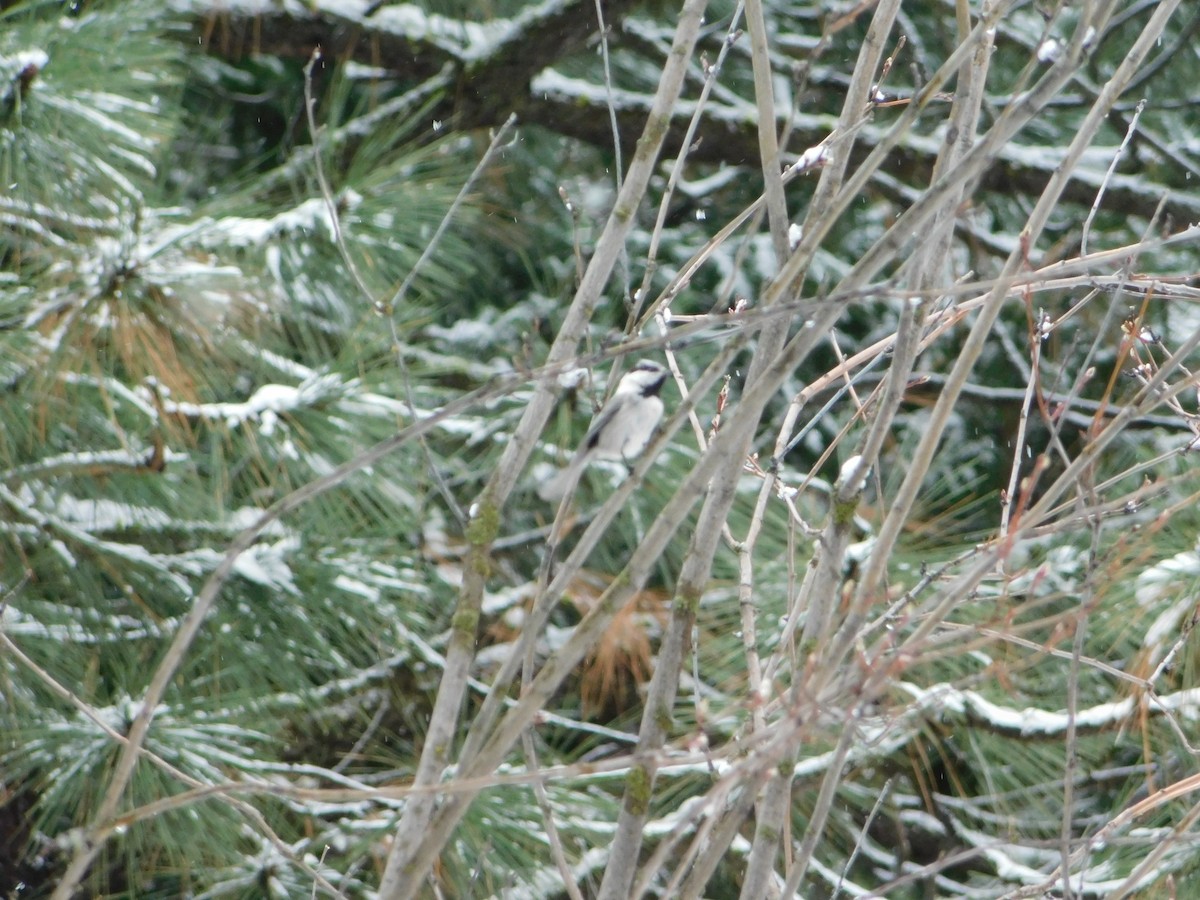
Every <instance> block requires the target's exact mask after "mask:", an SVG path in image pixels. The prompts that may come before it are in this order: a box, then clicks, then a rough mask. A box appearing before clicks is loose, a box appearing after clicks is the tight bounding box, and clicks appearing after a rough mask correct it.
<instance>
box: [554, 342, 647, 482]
mask: <svg viewBox="0 0 1200 900" xmlns="http://www.w3.org/2000/svg"><path fill="white" fill-rule="evenodd" d="M666 380H667V370H666V369H665V368H663V367H662V366H660V365H659V364H658V363H656V362H653V361H652V360H648V359H644V360H641V361H640V362H638V363H637V364H636V365H635V366H634V367H633V368H632V369H630V370H629V371H628V372H626V373H625V374H624V376H622V378H621V380H620V381H619V382H618V383H617V389H616V390H615V391H613V395H612V397H610V398H609V400H608V402H607V403H605V404H604V406H603V408H602V409H601V410H600V412H599V413H597V414H596V417H595V418H594V419H593V420H592V424H591V426H590V427H589V428H588V431H587V434H586V435H584V438H583V441H582V442H580V444H579V448H578V449H577V450H576V451H575V455H574V456H573V457H571V461H570V462H569V463H568V464H567V466H566V468H564V469H562V470H560V471H559V472H558V474H557V475H555V476H554V477H553V478H550V479H549V480H547V481H545V482H543V483H542V485H541V486H540V487H539V488H538V496H539V497H541V498H542V499H543V500H559V499H561V498H562V497H564V496H565V495H566V494H567V493H569V492H570V491H573V490H574V489H575V485H576V483H577V482H578V481H579V477H580V476H581V475H582V474H583V470H584V469H585V468H587V466H588V465H589V464H590V463H591V462H593V461H594V460H597V459H619V460H623V461H624V462H629V461H630V460H633V459H636V458H637V457H638V456H640V455H641V453H642V451H643V450H645V449H646V445H647V444H649V443H650V436H651V435H652V434H654V429H655V428H656V427H657V426H658V423H659V421H660V420H661V419H662V414H663V402H662V399H661V398H660V397H659V396H658V395H659V393H660V392H661V391H662V386H663V383H664V382H665V381H666Z"/></svg>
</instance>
